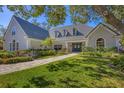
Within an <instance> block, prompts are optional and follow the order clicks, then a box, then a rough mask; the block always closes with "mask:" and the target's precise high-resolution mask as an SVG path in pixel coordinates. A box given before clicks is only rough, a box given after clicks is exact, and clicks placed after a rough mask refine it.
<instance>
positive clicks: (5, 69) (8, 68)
mask: <svg viewBox="0 0 124 93" xmlns="http://www.w3.org/2000/svg"><path fill="white" fill-rule="evenodd" d="M75 55H77V53H72V54H67V55H62V56H56V57H51V58H46V59H40V60H34V61H30V62H22V63H16V64H2V65H0V75H1V74H8V73H11V72H15V71H20V70H24V69H28V68H33V67H36V66H40V65H43V64H47V63H51V62H54V61H58V60H63V59H65V58H68V57H72V56H75Z"/></svg>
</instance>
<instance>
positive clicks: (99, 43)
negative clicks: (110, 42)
mask: <svg viewBox="0 0 124 93" xmlns="http://www.w3.org/2000/svg"><path fill="white" fill-rule="evenodd" d="M96 45H97V48H104V39H103V38H99V39H97V42H96Z"/></svg>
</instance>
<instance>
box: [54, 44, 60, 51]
mask: <svg viewBox="0 0 124 93" xmlns="http://www.w3.org/2000/svg"><path fill="white" fill-rule="evenodd" d="M54 49H55V50H61V49H62V45H54Z"/></svg>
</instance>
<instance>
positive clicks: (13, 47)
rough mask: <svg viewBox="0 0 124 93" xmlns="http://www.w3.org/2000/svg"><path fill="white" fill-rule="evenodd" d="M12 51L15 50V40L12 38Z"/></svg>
mask: <svg viewBox="0 0 124 93" xmlns="http://www.w3.org/2000/svg"><path fill="white" fill-rule="evenodd" d="M13 51H15V40H13Z"/></svg>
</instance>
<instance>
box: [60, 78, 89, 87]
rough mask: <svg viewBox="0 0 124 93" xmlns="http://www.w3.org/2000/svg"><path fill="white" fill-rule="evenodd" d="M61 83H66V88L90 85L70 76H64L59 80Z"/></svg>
mask: <svg viewBox="0 0 124 93" xmlns="http://www.w3.org/2000/svg"><path fill="white" fill-rule="evenodd" d="M59 82H60V84H64V85H63V87H64V88H81V87H88V86H87V85H86V84H84V83H82V82H81V81H79V80H75V79H72V78H70V77H66V78H62V79H60V80H59Z"/></svg>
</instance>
